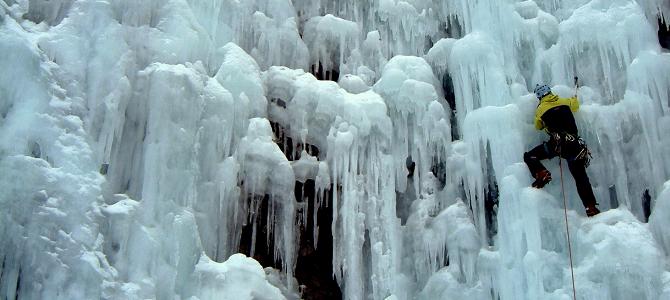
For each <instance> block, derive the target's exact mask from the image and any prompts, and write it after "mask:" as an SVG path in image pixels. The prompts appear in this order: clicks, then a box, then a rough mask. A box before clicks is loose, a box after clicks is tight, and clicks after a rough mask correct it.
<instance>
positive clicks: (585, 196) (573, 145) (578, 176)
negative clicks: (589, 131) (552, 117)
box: [523, 138, 596, 207]
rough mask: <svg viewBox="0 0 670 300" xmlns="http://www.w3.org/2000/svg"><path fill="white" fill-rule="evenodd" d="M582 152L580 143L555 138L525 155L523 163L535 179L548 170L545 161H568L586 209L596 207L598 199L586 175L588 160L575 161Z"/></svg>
mask: <svg viewBox="0 0 670 300" xmlns="http://www.w3.org/2000/svg"><path fill="white" fill-rule="evenodd" d="M579 150H581V146H580V144H579V142H577V141H576V140H575V139H573V141H572V142H568V141H564V140H563V141H557V140H555V139H554V138H552V139H550V140H549V141H548V142H544V143H542V145H539V146H537V147H535V148H533V150H530V151H528V152H526V153H524V154H523V161H524V162H526V165H528V169H529V170H530V173H531V174H532V176H533V177H534V176H535V174H537V173H538V172H539V171H542V170H546V168H545V167H544V166H543V165H542V163H541V162H540V161H541V160H543V159H551V158H554V157H556V156H559V155H560V157H562V158H565V160H567V161H568V168H569V169H570V173H572V177H574V178H575V184H576V185H577V193H578V194H579V198H581V199H582V203H583V204H584V207H588V206H593V205H596V197H595V196H594V195H593V189H592V188H591V182H590V181H589V176H588V175H586V160H584V159H575V156H576V154H577V153H578V152H579Z"/></svg>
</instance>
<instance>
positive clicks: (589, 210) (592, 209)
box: [586, 205, 600, 217]
mask: <svg viewBox="0 0 670 300" xmlns="http://www.w3.org/2000/svg"><path fill="white" fill-rule="evenodd" d="M599 213H600V210H599V209H598V208H597V207H596V206H595V205H589V206H587V207H586V216H587V217H593V216H595V215H597V214H599Z"/></svg>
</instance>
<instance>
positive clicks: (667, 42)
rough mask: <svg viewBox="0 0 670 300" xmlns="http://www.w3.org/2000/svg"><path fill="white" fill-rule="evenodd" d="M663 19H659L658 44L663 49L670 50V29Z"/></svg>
mask: <svg viewBox="0 0 670 300" xmlns="http://www.w3.org/2000/svg"><path fill="white" fill-rule="evenodd" d="M668 25H670V24H667V23H666V22H665V21H664V20H663V19H662V18H658V42H659V44H661V47H663V48H665V49H670V28H669V27H668Z"/></svg>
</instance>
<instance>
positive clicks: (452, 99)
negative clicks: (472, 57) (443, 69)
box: [442, 73, 460, 141]
mask: <svg viewBox="0 0 670 300" xmlns="http://www.w3.org/2000/svg"><path fill="white" fill-rule="evenodd" d="M442 90H443V91H444V99H445V100H446V101H447V103H448V104H449V120H450V122H451V140H452V141H455V140H458V139H460V134H459V133H458V130H459V128H458V122H457V121H456V113H457V112H456V95H455V93H454V82H453V80H452V79H451V76H449V73H445V74H444V76H443V77H442Z"/></svg>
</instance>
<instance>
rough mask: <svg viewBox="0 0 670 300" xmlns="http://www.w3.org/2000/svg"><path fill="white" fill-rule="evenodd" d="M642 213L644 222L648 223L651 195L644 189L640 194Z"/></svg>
mask: <svg viewBox="0 0 670 300" xmlns="http://www.w3.org/2000/svg"><path fill="white" fill-rule="evenodd" d="M642 212H643V213H644V221H645V222H649V216H651V194H649V189H645V190H644V193H643V194H642Z"/></svg>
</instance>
